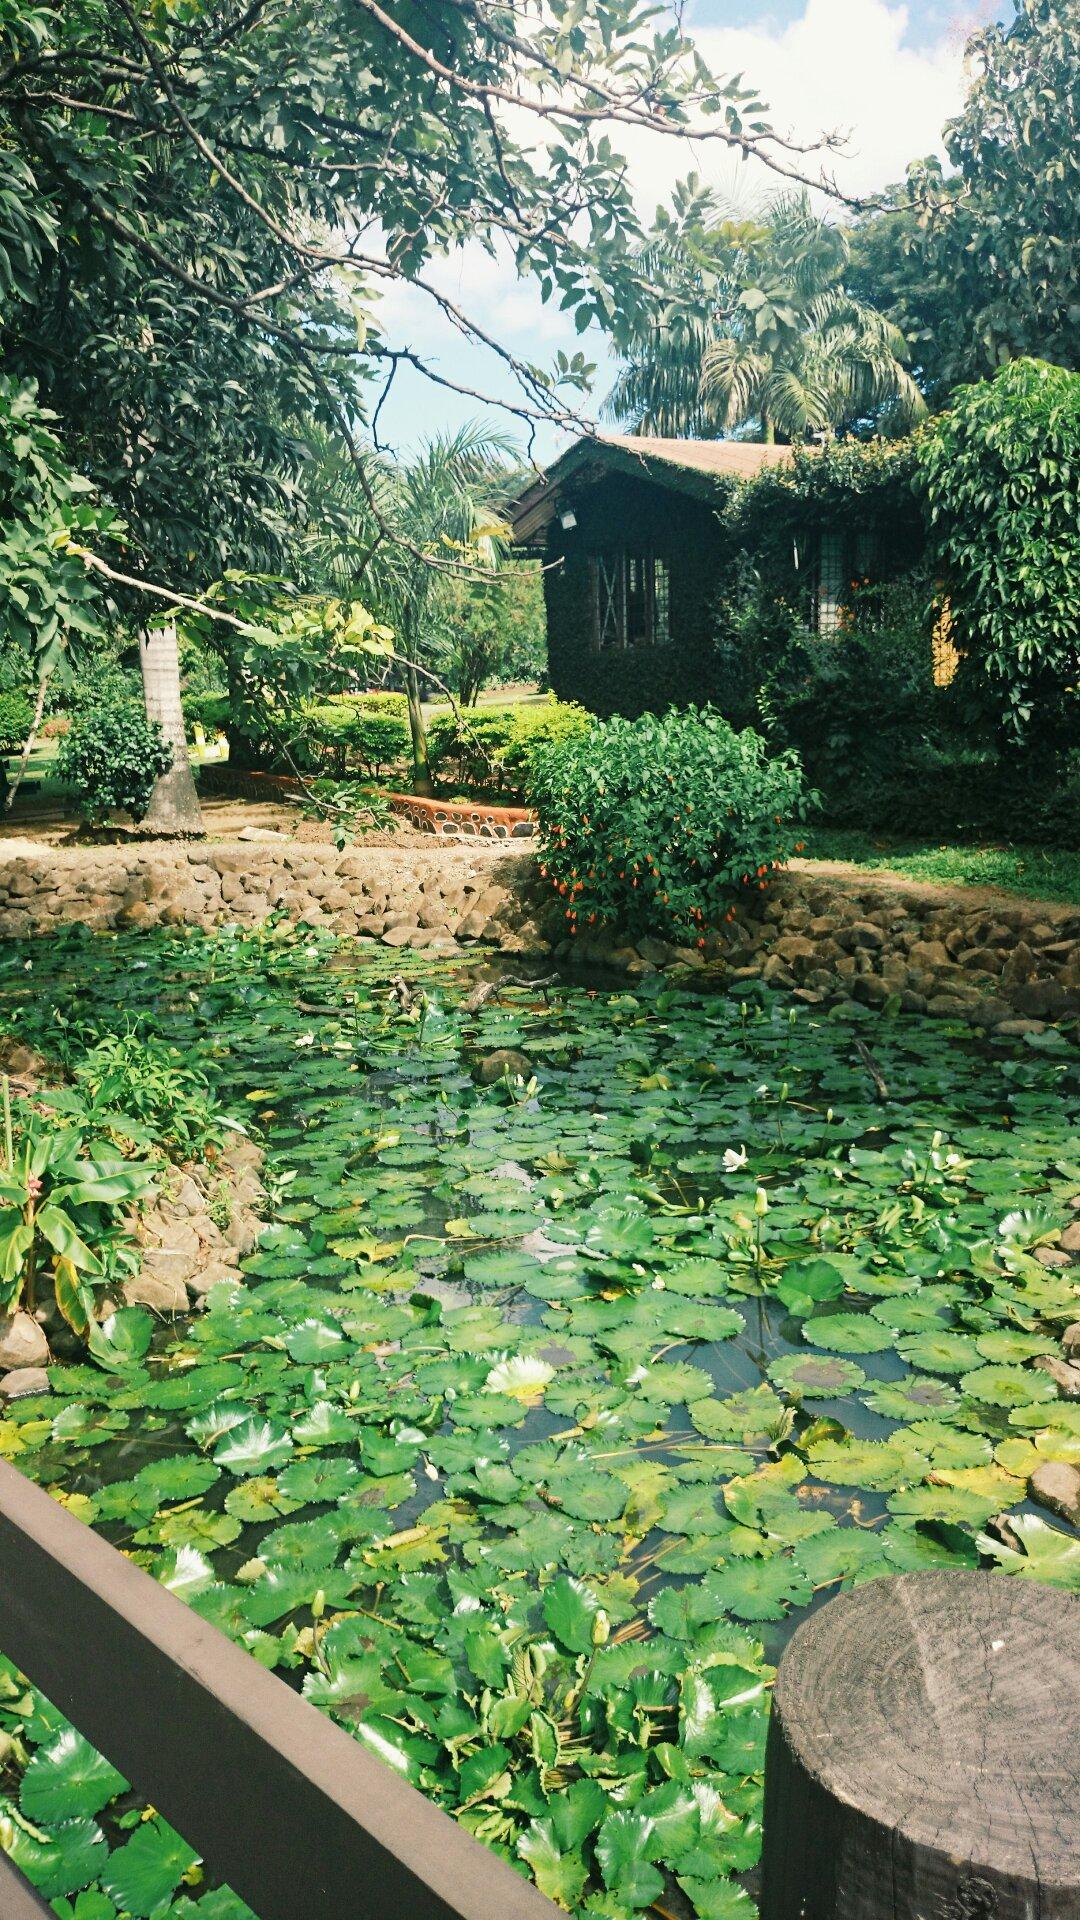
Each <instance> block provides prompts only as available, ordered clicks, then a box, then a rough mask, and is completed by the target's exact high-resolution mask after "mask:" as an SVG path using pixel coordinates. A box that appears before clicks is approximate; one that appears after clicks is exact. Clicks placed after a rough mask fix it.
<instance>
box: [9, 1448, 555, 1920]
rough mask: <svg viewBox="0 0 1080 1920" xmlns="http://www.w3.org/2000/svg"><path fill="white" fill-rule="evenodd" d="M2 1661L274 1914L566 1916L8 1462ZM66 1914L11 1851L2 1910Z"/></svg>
mask: <svg viewBox="0 0 1080 1920" xmlns="http://www.w3.org/2000/svg"><path fill="white" fill-rule="evenodd" d="M0 1651H2V1652H3V1653H5V1654H6V1655H7V1657H8V1658H9V1659H10V1660H13V1661H14V1662H15V1664H16V1665H17V1666H18V1667H19V1668H20V1669H21V1670H22V1672H23V1673H25V1674H26V1676H27V1678H28V1679H29V1680H31V1681H32V1682H33V1684H34V1685H35V1686H36V1687H38V1688H40V1690H41V1692H42V1693H43V1694H44V1695H45V1696H46V1698H47V1699H49V1700H51V1701H52V1703H53V1705H54V1706H55V1707H57V1708H58V1709H59V1710H60V1712H61V1713H63V1714H65V1715H66V1716H67V1718H68V1719H69V1720H70V1721H71V1722H72V1724H73V1725H74V1726H76V1727H77V1728H78V1729H79V1732H80V1733H82V1734H84V1735H85V1737H86V1738H87V1739H88V1740H90V1741H91V1742H92V1743H93V1745H94V1746H95V1747H97V1748H98V1749H99V1750H100V1751H101V1752H102V1753H103V1754H104V1755H105V1756H106V1757H107V1759H109V1760H110V1761H112V1763H113V1765H114V1766H116V1767H118V1768H119V1769H120V1771H121V1772H122V1773H123V1774H124V1776H125V1778H126V1779H128V1780H129V1781H130V1782H131V1784H132V1786H133V1787H135V1788H137V1789H138V1791H139V1792H140V1793H141V1794H143V1795H144V1796H145V1798H146V1799H147V1800H148V1801H149V1802H150V1803H151V1804H152V1805H153V1806H154V1807H156V1808H157V1809H158V1810H159V1811H160V1812H161V1813H162V1814H164V1816H165V1818H166V1819H167V1820H168V1821H169V1822H170V1823H171V1824H172V1825H173V1826H174V1827H175V1828H176V1829H177V1831H178V1832H179V1833H181V1834H183V1836H184V1839H185V1840H186V1841H187V1842H188V1844H189V1845H190V1846H192V1847H195V1848H196V1849H197V1850H198V1852H199V1853H201V1854H202V1856H203V1858H204V1859H205V1860H206V1862H207V1863H208V1865H209V1867H210V1869H211V1870H212V1872H213V1873H214V1875H215V1876H216V1877H217V1878H219V1879H221V1880H224V1881H227V1882H228V1884H229V1885H230V1886H231V1887H232V1888H233V1889H234V1891H235V1892H236V1893H238V1894H239V1895H240V1897H241V1898H242V1899H243V1900H246V1901H247V1902H248V1904H249V1905H250V1906H251V1907H253V1908H254V1910H255V1912H256V1914H258V1916H259V1920H557V1916H558V1909H557V1908H556V1907H554V1906H553V1905H552V1904H551V1902H550V1901H548V1900H547V1899H545V1898H544V1897H543V1895H541V1894H540V1893H538V1892H537V1890H536V1888H535V1887H533V1886H532V1885H531V1884H530V1883H528V1882H527V1881H525V1880H523V1879H522V1878H521V1876H520V1875H519V1874H517V1873H516V1872H515V1871H514V1869H513V1868H512V1867H510V1866H508V1865H507V1863H506V1862H505V1861H504V1860H501V1859H499V1858H498V1856H497V1855H495V1854H492V1853H490V1852H489V1851H488V1850H487V1848H486V1847H483V1846H482V1845H481V1844H480V1843H479V1841H477V1840H474V1839H473V1837H472V1835H471V1834H469V1833H467V1832H466V1831H465V1829H464V1828H463V1827H460V1826H459V1825H458V1824H457V1822H456V1821H454V1820H452V1819H451V1818H450V1817H449V1815H448V1814H445V1813H443V1812H441V1811H440V1809H439V1808H437V1807H435V1806H433V1805H432V1804H431V1803H430V1802H429V1801H427V1800H425V1799H424V1797H423V1795H422V1794H420V1793H417V1792H416V1791H415V1790H414V1789H413V1788H412V1787H410V1786H408V1785H407V1784H406V1783H405V1782H404V1781H402V1780H400V1779H398V1778H397V1776H396V1775H395V1774H394V1773H393V1772H392V1771H391V1770H390V1769H389V1768H388V1767H385V1766H383V1765H382V1763H381V1762H380V1761H378V1760H376V1759H375V1758H373V1757H372V1756H371V1755H370V1754H367V1753H365V1752H364V1750H363V1749H362V1748H361V1747H360V1746H359V1745H358V1744H357V1742H356V1741H355V1740H353V1739H351V1738H350V1736H349V1735H348V1734H347V1733H346V1732H345V1731H344V1730H343V1728H341V1727H338V1726H335V1725H334V1723H333V1721H331V1720H329V1719H327V1717H326V1716H325V1715H324V1714H322V1713H320V1712H319V1711H318V1709H317V1708H315V1707H313V1706H311V1705H310V1704H309V1703H308V1702H307V1701H306V1700H303V1699H302V1698H301V1697H300V1695H299V1694H297V1693H294V1692H293V1691H292V1689H291V1688H290V1687H288V1686H286V1685H285V1683H284V1682H283V1681H282V1680H279V1679H278V1678H277V1677H276V1676H275V1675H274V1674H272V1673H268V1672H267V1671H266V1669H265V1668H263V1667H261V1666H260V1665H259V1664H258V1663H257V1662H256V1661H255V1660H253V1659H252V1658H251V1656H250V1654H247V1653H245V1652H244V1651H243V1649H242V1648H240V1647H237V1646H234V1645H233V1643H232V1642H231V1641H230V1640H228V1639H226V1637H225V1635H224V1634H222V1633H220V1632H219V1631H218V1630H217V1628H216V1627H212V1626H209V1625H208V1624H207V1623H206V1622H205V1621H204V1620H200V1618H199V1617H198V1615H197V1614H195V1613H193V1612H192V1611H191V1610H190V1609H189V1608H188V1607H185V1606H184V1604H183V1602H182V1601H180V1600H178V1599H177V1598H176V1597H175V1595H174V1594H171V1593H169V1592H167V1591H166V1589H165V1588H164V1587H162V1586H160V1585H159V1584H158V1582H157V1581H156V1580H153V1579H151V1577H150V1576H149V1575H148V1574H146V1573H144V1572H143V1571H142V1570H141V1568H139V1567H136V1566H133V1565H132V1563H131V1562H130V1561H129V1560H126V1559H125V1558H124V1556H123V1554H121V1553H118V1552H117V1550H116V1548H115V1547H111V1546H109V1545H108V1543H107V1542H106V1541H104V1540H102V1539H101V1538H99V1536H98V1535H96V1534H94V1533H92V1532H91V1531H90V1529H89V1528H88V1527H85V1526H83V1525H82V1523H81V1522H80V1521H78V1520H75V1519H74V1518H73V1517H72V1515H71V1514H69V1513H68V1512H67V1511H66V1510H65V1508H63V1507H61V1506H60V1505H59V1504H58V1502H56V1501H55V1500H52V1499H50V1497H49V1495H48V1494H46V1493H43V1492H42V1490H41V1489H40V1487H36V1486H34V1485H33V1484H32V1483H31V1482H30V1481H28V1480H26V1479H24V1478H23V1476H22V1474H20V1473H18V1472H17V1471H16V1470H15V1468H14V1467H11V1466H9V1465H8V1464H7V1463H6V1462H2V1461H0ZM50 1911H51V1909H50V1908H49V1907H47V1906H46V1905H44V1904H43V1903H42V1902H41V1901H40V1900H39V1899H38V1897H37V1895H36V1894H35V1893H33V1891H32V1890H31V1889H29V1888H28V1887H27V1885H26V1883H25V1882H24V1881H23V1880H22V1878H21V1876H20V1875H19V1874H18V1873H17V1872H16V1870H15V1869H14V1867H13V1866H12V1865H11V1863H10V1861H8V1860H7V1859H6V1858H5V1856H3V1855H0V1915H2V1916H3V1920H38V1916H40V1915H41V1914H48V1913H49V1912H50Z"/></svg>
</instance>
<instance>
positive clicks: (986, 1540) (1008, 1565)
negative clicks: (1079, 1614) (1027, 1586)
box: [979, 1513, 1080, 1593]
mask: <svg viewBox="0 0 1080 1920" xmlns="http://www.w3.org/2000/svg"><path fill="white" fill-rule="evenodd" d="M1009 1530H1010V1532H1012V1533H1014V1534H1015V1535H1016V1537H1017V1539H1018V1540H1019V1542H1020V1547H1019V1550H1017V1549H1016V1548H1013V1547H1009V1546H1006V1545H1004V1544H1003V1542H1002V1541H1000V1540H997V1539H995V1538H994V1536H993V1535H992V1534H988V1533H980V1535H979V1547H980V1550H981V1551H982V1552H983V1553H985V1554H988V1555H990V1556H991V1557H992V1558H993V1559H995V1560H996V1561H997V1563H998V1565H999V1567H1000V1568H1001V1570H1002V1572H1003V1573H1012V1574H1016V1575H1018V1576H1019V1578H1020V1579H1022V1580H1045V1581H1047V1582H1048V1584H1049V1585H1050V1586H1052V1587H1064V1588H1065V1589H1066V1590H1067V1591H1068V1592H1069V1593H1080V1540H1077V1539H1076V1537H1075V1536H1074V1535H1073V1534H1068V1533H1063V1532H1062V1530H1061V1528H1060V1527H1051V1526H1049V1525H1048V1524H1047V1522H1046V1521H1045V1520H1040V1519H1039V1518H1038V1516H1037V1515H1036V1514H1033V1513H1016V1514H1012V1515H1010V1518H1009Z"/></svg>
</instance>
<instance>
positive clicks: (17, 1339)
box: [0, 1310, 49, 1372]
mask: <svg viewBox="0 0 1080 1920" xmlns="http://www.w3.org/2000/svg"><path fill="white" fill-rule="evenodd" d="M48 1358H49V1343H48V1341H47V1340H46V1338H45V1335H44V1334H43V1333H42V1331H41V1328H40V1327H39V1326H38V1323H37V1321H36V1320H35V1319H34V1318H33V1315H32V1314H29V1313H23V1312H22V1311H21V1310H20V1311H19V1312H17V1313H5V1314H4V1315H3V1316H2V1317H0V1368H2V1369H3V1370H4V1371H5V1372H7V1371H9V1370H10V1371H13V1372H17V1371H18V1370H19V1369H20V1368H22V1367H43V1366H44V1365H45V1363H46V1361H47V1360H48Z"/></svg>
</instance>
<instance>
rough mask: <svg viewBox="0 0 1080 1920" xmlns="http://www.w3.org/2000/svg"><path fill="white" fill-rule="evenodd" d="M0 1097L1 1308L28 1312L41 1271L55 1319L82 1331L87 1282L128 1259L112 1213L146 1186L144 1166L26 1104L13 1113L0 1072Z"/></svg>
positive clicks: (89, 1312)
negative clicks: (0, 1129)
mask: <svg viewBox="0 0 1080 1920" xmlns="http://www.w3.org/2000/svg"><path fill="white" fill-rule="evenodd" d="M3 1099H4V1109H5V1112H4V1121H5V1139H4V1145H3V1155H2V1159H0V1304H2V1307H3V1311H4V1312H5V1313H13V1312H14V1311H15V1310H16V1308H18V1307H26V1308H28V1309H29V1311H30V1312H33V1309H34V1304H35V1290H36V1287H37V1283H38V1279H39V1277H40V1276H43V1275H47V1276H48V1277H49V1278H50V1279H51V1281H52V1285H53V1290H54V1292H55V1295H56V1304H57V1306H58V1307H59V1309H60V1312H61V1313H62V1314H63V1316H64V1319H65V1320H66V1321H67V1322H68V1325H69V1326H70V1327H71V1328H72V1330H73V1332H75V1333H76V1334H78V1335H79V1337H80V1339H85V1338H86V1336H87V1335H88V1333H89V1331H90V1327H91V1324H92V1321H93V1306H94V1293H93V1290H94V1287H95V1286H101V1285H104V1284H106V1283H107V1282H108V1281H109V1279H110V1278H111V1276H112V1275H113V1273H114V1272H116V1271H117V1268H118V1266H119V1268H120V1270H121V1271H122V1270H123V1267H124V1265H125V1264H126V1265H127V1266H128V1267H129V1268H130V1267H131V1266H133V1264H134V1262H133V1259H132V1256H131V1253H130V1251H129V1249H128V1246H127V1235H126V1231H125V1228H124V1225H123V1218H122V1216H123V1211H124V1209H125V1208H127V1207H130V1206H131V1205H132V1203H133V1202H136V1201H138V1200H141V1199H144V1198H145V1197H146V1195H147V1194H148V1193H149V1191H150V1173H149V1169H148V1168H146V1167H144V1166H141V1165H139V1164H138V1163H137V1162H134V1161H131V1160H125V1159H124V1158H123V1157H122V1156H121V1154H120V1153H119V1152H118V1151H117V1149H116V1148H115V1147H114V1146H112V1145H110V1144H109V1143H108V1142H107V1141H104V1140H102V1139H100V1138H97V1139H95V1138H94V1137H93V1136H92V1135H90V1134H88V1133H87V1132H86V1131H85V1130H84V1129H83V1128H82V1127H81V1126H79V1125H69V1124H67V1123H66V1122H65V1121H63V1120H60V1121H58V1120H57V1119H56V1118H55V1117H54V1116H51V1115H43V1114H41V1113H37V1112H34V1111H31V1110H28V1109H27V1110H23V1111H20V1112H19V1113H17V1115H16V1116H15V1117H14V1119H13V1117H12V1115H11V1108H10V1094H9V1092H8V1083H7V1078H6V1076H5V1078H4V1087H3Z"/></svg>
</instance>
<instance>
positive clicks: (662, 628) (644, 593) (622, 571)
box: [589, 553, 671, 653]
mask: <svg viewBox="0 0 1080 1920" xmlns="http://www.w3.org/2000/svg"><path fill="white" fill-rule="evenodd" d="M589 564H590V568H591V573H592V596H593V635H594V639H595V644H596V646H597V648H598V649H599V651H600V652H601V653H606V652H608V651H609V650H610V649H611V648H624V647H666V646H668V645H669V643H670V640H671V574H670V570H669V567H668V563H667V561H666V560H660V559H658V558H657V557H656V555H655V554H649V553H601V554H597V555H596V557H595V559H593V560H591V561H590V563H589Z"/></svg>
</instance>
